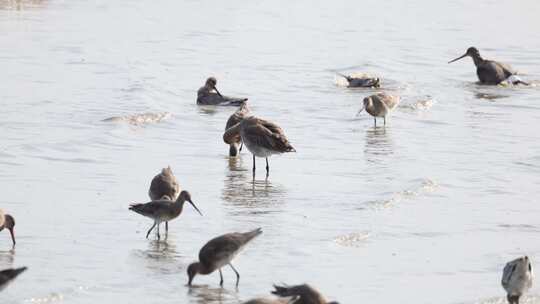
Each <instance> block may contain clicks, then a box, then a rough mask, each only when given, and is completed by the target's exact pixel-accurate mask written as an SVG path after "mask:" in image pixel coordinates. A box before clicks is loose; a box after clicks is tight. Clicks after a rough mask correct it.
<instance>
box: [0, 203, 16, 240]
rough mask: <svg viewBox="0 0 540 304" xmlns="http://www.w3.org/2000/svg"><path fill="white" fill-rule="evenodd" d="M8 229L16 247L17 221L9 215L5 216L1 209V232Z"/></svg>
mask: <svg viewBox="0 0 540 304" xmlns="http://www.w3.org/2000/svg"><path fill="white" fill-rule="evenodd" d="M4 228H5V229H7V230H8V231H9V234H10V235H11V241H12V243H13V246H15V243H16V242H15V219H14V218H13V216H11V215H9V214H4V211H2V210H1V209H0V231H2V230H4Z"/></svg>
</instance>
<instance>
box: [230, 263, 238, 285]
mask: <svg viewBox="0 0 540 304" xmlns="http://www.w3.org/2000/svg"><path fill="white" fill-rule="evenodd" d="M229 266H231V268H232V270H233V271H234V273H236V287H238V283H240V274H239V273H238V271H236V269H234V267H233V265H232V264H231V263H229Z"/></svg>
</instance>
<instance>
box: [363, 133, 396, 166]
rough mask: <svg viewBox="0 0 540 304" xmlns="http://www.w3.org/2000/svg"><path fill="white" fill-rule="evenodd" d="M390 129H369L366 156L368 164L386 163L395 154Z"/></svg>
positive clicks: (365, 148) (365, 149)
mask: <svg viewBox="0 0 540 304" xmlns="http://www.w3.org/2000/svg"><path fill="white" fill-rule="evenodd" d="M390 133H391V129H390V128H377V127H373V128H369V129H367V131H366V141H365V142H366V144H365V147H364V154H365V156H366V160H367V161H368V163H375V164H378V163H385V162H386V159H387V158H388V156H390V155H392V154H394V145H393V143H392V138H391V136H390V135H391V134H390Z"/></svg>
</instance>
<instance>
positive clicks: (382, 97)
mask: <svg viewBox="0 0 540 304" xmlns="http://www.w3.org/2000/svg"><path fill="white" fill-rule="evenodd" d="M399 100H400V98H399V96H394V95H390V94H386V93H377V94H375V95H371V96H368V97H366V98H364V100H363V107H362V108H361V109H360V111H358V113H360V112H362V111H363V110H364V109H365V110H366V112H368V113H369V114H370V115H371V116H373V121H374V124H375V127H376V126H377V117H382V118H383V121H384V125H385V126H386V115H388V113H390V112H391V111H392V110H393V109H394V108H395V107H396V106H397V105H398V104H399Z"/></svg>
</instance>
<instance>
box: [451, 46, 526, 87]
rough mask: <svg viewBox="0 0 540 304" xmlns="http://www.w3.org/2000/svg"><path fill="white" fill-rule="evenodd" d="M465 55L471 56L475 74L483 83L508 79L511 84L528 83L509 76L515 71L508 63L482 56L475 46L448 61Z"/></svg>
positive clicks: (495, 82)
mask: <svg viewBox="0 0 540 304" xmlns="http://www.w3.org/2000/svg"><path fill="white" fill-rule="evenodd" d="M467 56H469V57H471V58H472V60H473V62H474V65H475V66H476V75H478V79H479V80H480V82H481V83H483V84H492V85H497V84H500V83H501V82H503V81H505V80H508V81H509V82H511V83H512V84H524V85H528V83H526V82H524V81H521V80H520V79H519V78H517V77H513V78H510V77H511V76H513V75H516V74H517V72H516V71H515V70H514V69H512V68H511V67H510V66H509V65H507V64H504V63H501V62H497V61H493V60H487V59H484V58H482V56H480V52H479V51H478V49H477V48H475V47H470V48H468V49H467V51H466V52H465V54H463V55H462V56H460V57H458V58H456V59H454V60H450V61H449V62H448V63H452V62H454V61H458V60H460V59H461V58H465V57H467Z"/></svg>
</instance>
